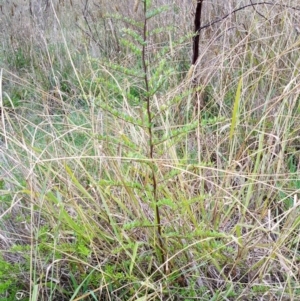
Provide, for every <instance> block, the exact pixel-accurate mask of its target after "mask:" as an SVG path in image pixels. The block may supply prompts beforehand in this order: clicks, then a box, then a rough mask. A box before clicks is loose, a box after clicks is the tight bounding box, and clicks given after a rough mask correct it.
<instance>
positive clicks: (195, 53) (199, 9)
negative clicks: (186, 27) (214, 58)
mask: <svg viewBox="0 0 300 301" xmlns="http://www.w3.org/2000/svg"><path fill="white" fill-rule="evenodd" d="M203 1H204V0H197V7H196V13H195V19H194V24H195V31H194V32H195V36H194V38H193V60H192V64H193V65H194V64H195V63H196V61H197V59H198V56H199V40H200V26H201V12H202V3H203Z"/></svg>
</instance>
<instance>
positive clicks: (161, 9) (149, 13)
mask: <svg viewBox="0 0 300 301" xmlns="http://www.w3.org/2000/svg"><path fill="white" fill-rule="evenodd" d="M168 8H169V6H168V5H163V6H160V7H158V8H155V9H153V10H150V11H147V13H146V19H148V20H149V19H150V18H152V17H154V16H156V15H159V14H160V13H162V12H164V11H166V10H167V9H168Z"/></svg>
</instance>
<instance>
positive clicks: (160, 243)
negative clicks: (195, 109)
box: [142, 1, 165, 272]
mask: <svg viewBox="0 0 300 301" xmlns="http://www.w3.org/2000/svg"><path fill="white" fill-rule="evenodd" d="M146 14H147V3H146V1H144V26H143V40H144V41H143V48H142V64H143V69H144V81H145V90H146V97H145V101H146V104H147V118H148V134H149V158H150V159H151V164H150V166H151V178H152V188H153V200H154V203H155V225H156V230H157V236H158V245H157V247H158V250H159V251H158V253H159V254H158V255H159V257H160V261H161V264H162V265H163V266H164V272H165V254H164V253H165V252H164V244H163V241H162V229H161V224H160V222H161V219H160V212H159V206H158V196H157V180H156V173H155V164H154V143H153V132H152V121H153V120H152V114H151V95H150V88H149V77H148V64H147V58H146V46H147V15H146Z"/></svg>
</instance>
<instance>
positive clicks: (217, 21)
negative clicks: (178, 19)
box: [199, 2, 300, 32]
mask: <svg viewBox="0 0 300 301" xmlns="http://www.w3.org/2000/svg"><path fill="white" fill-rule="evenodd" d="M257 5H273V6H280V7H283V8H289V9H293V10H297V11H300V8H298V7H296V6H290V5H286V4H280V3H273V2H256V3H252V2H251V4H247V5H244V6H241V7H239V8H237V9H235V10H233V11H232V12H230V13H228V14H226V15H225V16H223V17H222V18H220V19H217V20H214V21H212V22H210V23H207V24H205V25H203V26H201V27H200V28H199V32H200V31H201V30H202V29H205V28H208V27H210V26H212V25H214V24H216V23H219V22H221V21H223V20H225V19H226V18H228V17H229V16H230V15H232V14H235V13H236V12H238V11H240V10H243V9H245V8H247V7H250V6H252V7H254V6H257Z"/></svg>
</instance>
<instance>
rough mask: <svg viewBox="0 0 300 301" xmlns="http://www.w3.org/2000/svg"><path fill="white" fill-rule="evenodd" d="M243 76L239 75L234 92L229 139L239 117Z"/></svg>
mask: <svg viewBox="0 0 300 301" xmlns="http://www.w3.org/2000/svg"><path fill="white" fill-rule="evenodd" d="M242 84H243V78H242V77H241V78H240V80H239V83H238V87H237V90H236V94H235V100H234V106H233V111H232V120H231V127H230V134H229V139H230V140H232V137H233V133H234V129H235V127H236V125H237V121H238V117H239V106H240V101H241V91H242Z"/></svg>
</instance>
